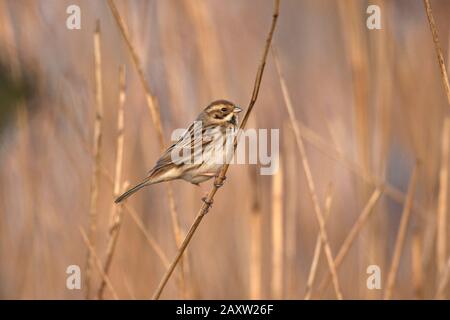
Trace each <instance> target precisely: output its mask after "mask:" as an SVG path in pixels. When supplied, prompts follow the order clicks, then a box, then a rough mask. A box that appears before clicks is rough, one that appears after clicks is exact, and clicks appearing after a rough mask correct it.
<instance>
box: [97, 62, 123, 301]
mask: <svg viewBox="0 0 450 320" xmlns="http://www.w3.org/2000/svg"><path fill="white" fill-rule="evenodd" d="M125 100H126V69H125V65H122V66H120V68H119V104H118V109H117V144H116V164H115V170H114V190H113V196H114V198H117V197H118V196H119V195H120V193H121V191H122V190H121V189H122V188H121V183H122V182H121V181H122V163H123V143H124V113H125V112H124V109H125ZM122 212H123V205H122V204H118V205H114V204H113V206H112V209H111V217H110V229H109V238H108V243H107V246H106V248H107V249H106V258H105V263H104V265H103V270H104V272H105V273H106V274H108V272H109V268H110V266H111V262H112V258H113V255H114V250H115V248H116V243H117V238H118V236H119V230H120V226H121V223H122ZM105 284H106V283H105V281H104V280H102V281H101V282H100V286H99V289H98V291H97V298H98V299H100V300H101V299H103V292H104V290H105Z"/></svg>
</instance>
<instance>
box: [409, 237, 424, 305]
mask: <svg viewBox="0 0 450 320" xmlns="http://www.w3.org/2000/svg"><path fill="white" fill-rule="evenodd" d="M411 245H412V248H411V255H412V257H411V263H412V266H411V270H412V283H413V288H414V295H415V298H416V299H423V267H422V238H421V234H420V232H419V230H417V229H416V230H414V234H413V239H412V243H411Z"/></svg>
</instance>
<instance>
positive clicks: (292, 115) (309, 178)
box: [273, 53, 342, 300]
mask: <svg viewBox="0 0 450 320" xmlns="http://www.w3.org/2000/svg"><path fill="white" fill-rule="evenodd" d="M273 56H274V60H275V66H276V69H277V72H278V78H279V80H280V85H281V90H282V93H283V98H284V102H285V105H286V108H287V110H288V114H289V119H290V120H291V123H292V126H293V129H294V135H295V141H296V143H297V148H298V150H299V153H300V158H301V161H302V166H303V171H304V173H305V176H306V182H307V185H308V191H309V194H310V196H311V200H312V202H313V207H314V213H315V216H316V219H317V222H318V224H319V230H320V237H321V238H322V243H323V247H324V251H325V256H326V258H327V263H328V268H329V269H330V272H331V275H332V279H333V285H334V291H335V293H336V297H337V298H338V299H339V300H341V299H342V292H341V289H340V285H339V280H338V277H337V272H336V266H335V264H334V259H333V255H332V253H331V248H330V243H329V241H328V236H327V232H326V229H325V220H324V218H323V214H322V209H321V208H320V204H319V198H318V197H317V193H316V187H315V184H314V180H313V177H312V172H311V167H310V165H309V160H308V158H307V156H306V150H305V145H304V144H303V139H302V135H301V132H300V127H299V126H298V125H297V119H296V117H295V113H294V109H293V107H292V102H291V98H290V96H289V92H288V91H287V86H286V83H285V81H284V78H283V75H282V73H281V67H280V64H279V61H278V59H277V57H276V54H275V53H274V55H273Z"/></svg>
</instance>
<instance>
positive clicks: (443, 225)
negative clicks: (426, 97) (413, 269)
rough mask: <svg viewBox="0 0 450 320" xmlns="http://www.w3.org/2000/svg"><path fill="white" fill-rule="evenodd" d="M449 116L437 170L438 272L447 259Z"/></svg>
mask: <svg viewBox="0 0 450 320" xmlns="http://www.w3.org/2000/svg"><path fill="white" fill-rule="evenodd" d="M449 140H450V118H449V117H446V118H445V119H444V124H443V127H442V139H441V150H442V153H441V168H440V170H439V196H438V208H437V218H436V228H437V230H436V265H437V271H438V274H439V275H440V274H442V272H443V270H444V268H445V262H446V259H447V227H448V225H447V210H448V200H447V196H448V171H449V160H450V159H449V142H450V141H449Z"/></svg>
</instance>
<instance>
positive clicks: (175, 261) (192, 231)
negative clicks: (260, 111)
mask: <svg viewBox="0 0 450 320" xmlns="http://www.w3.org/2000/svg"><path fill="white" fill-rule="evenodd" d="M279 8H280V0H274V11H273V16H272V24H271V26H270V30H269V34H268V36H267V39H266V45H265V47H264V52H263V55H262V58H261V62H260V65H259V68H258V71H257V74H256V79H255V83H254V87H253V93H252V97H251V99H250V102H249V105H248V108H247V110H246V112H245V115H244V118H243V119H242V122H241V124H240V126H239V131H238V132H241V129H243V128H245V125H246V123H247V121H248V118H249V116H250V114H251V112H252V110H253V107H254V105H255V103H256V100H257V98H258V94H259V89H260V86H261V80H262V76H263V73H264V68H265V65H266V60H267V55H268V53H269V49H270V44H271V42H272V37H273V34H274V32H275V27H276V24H277V20H278V14H279ZM238 138H239V134H238V135H237V136H236V137H235V139H234V150H236V146H237V141H238ZM229 166H230V164H229V163H226V164H225V165H224V166H223V167H222V170H221V171H220V174H219V176H218V177H217V178H216V179H215V180H214V184H213V187H212V188H211V190H210V191H209V193H208V195H207V196H206V197H205V198H204V200H203V205H202V206H201V208H200V210H199V212H198V213H197V216H196V218H195V220H194V222H193V223H192V225H191V227H190V228H189V231H188V233H187V234H186V237H185V238H184V240H183V243H182V244H181V247H180V248H179V249H178V252H177V254H176V256H175V258H174V259H173V261H172V263H171V265H170V267H169V269H168V270H167V272H166V274H165V275H164V276H163V278H162V279H161V282H160V283H159V285H158V288H157V289H156V291H155V293H154V294H153V299H159V297H160V296H161V293H162V291H163V290H164V287H165V286H166V284H167V281H168V280H169V278H170V276H171V275H172V273H173V270H174V269H175V267H176V266H177V264H178V262H179V260H180V258H181V256H182V255H183V252H184V251H185V249H186V247H187V246H188V244H189V242H190V241H191V239H192V236H193V235H194V234H195V231H196V230H197V228H198V226H199V224H200V223H201V221H202V219H203V217H204V216H205V215H206V213H207V212H208V211H209V209H210V208H211V205H212V202H213V200H214V196H215V194H216V192H217V190H219V188H220V187H221V186H222V185H223V183H224V181H225V175H226V173H227V171H228V168H229Z"/></svg>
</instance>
